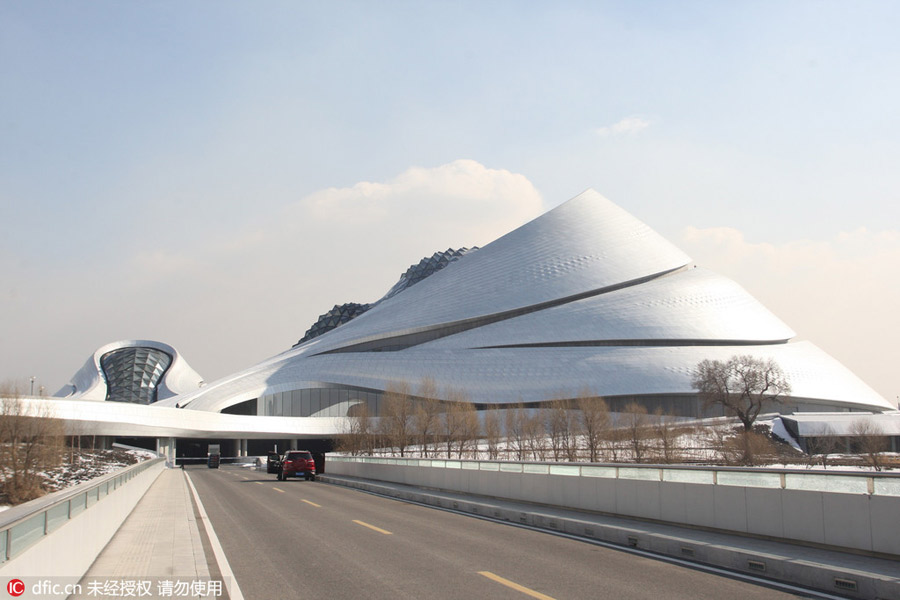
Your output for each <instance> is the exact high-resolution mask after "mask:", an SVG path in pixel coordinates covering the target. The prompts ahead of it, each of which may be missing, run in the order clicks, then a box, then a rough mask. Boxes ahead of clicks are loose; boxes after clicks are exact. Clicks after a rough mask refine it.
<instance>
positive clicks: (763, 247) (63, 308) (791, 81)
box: [0, 0, 900, 401]
mask: <svg viewBox="0 0 900 600" xmlns="http://www.w3.org/2000/svg"><path fill="white" fill-rule="evenodd" d="M898 28H900V5H897V4H896V3H893V2H887V1H884V2H853V3H849V2H727V3H726V2H722V3H713V2H678V3H675V2H554V3H550V2H502V1H493V2H385V3H371V2H331V3H327V4H326V3H311V2H283V3H279V2H266V3H250V2H219V1H216V2H152V3H151V2H129V3H123V2H99V1H91V2H81V1H66V2H61V1H60V2H46V1H37V2H31V1H30V2H24V1H10V0H4V1H3V2H0V81H2V82H3V83H2V86H0V216H2V221H3V223H4V224H5V225H6V227H5V228H4V235H3V236H0V274H2V275H3V277H2V284H0V285H2V288H0V330H2V332H3V336H2V340H0V378H5V379H14V378H22V377H28V376H31V375H36V376H38V378H39V380H40V381H42V382H44V383H45V385H46V387H47V388H48V390H50V391H51V392H53V391H56V389H58V388H59V387H61V386H62V385H63V384H64V383H66V381H67V380H68V377H69V376H70V375H72V374H73V373H74V372H75V371H76V370H77V369H78V368H79V367H80V366H81V363H82V362H83V361H84V360H85V359H86V358H87V357H88V355H89V354H90V353H91V352H93V350H94V349H96V348H97V347H99V346H101V345H103V344H105V343H107V342H110V341H113V340H116V339H126V338H150V339H159V340H160V341H164V342H167V343H170V344H172V345H174V346H175V347H176V348H178V349H179V350H181V352H182V353H183V354H184V355H185V357H186V358H187V360H188V361H189V362H190V363H191V364H192V365H193V366H194V367H195V368H196V369H197V370H198V371H199V372H200V373H201V374H203V375H204V376H205V377H206V378H207V379H209V380H212V379H215V378H218V377H220V376H224V375H226V374H228V373H229V372H232V371H234V370H237V369H240V368H242V367H246V366H249V365H251V364H253V363H255V362H257V361H259V360H262V359H264V358H266V357H268V356H271V355H272V354H275V353H277V352H279V351H281V350H283V349H285V348H287V347H289V346H290V345H291V344H292V343H294V342H295V341H296V340H297V339H299V338H300V337H301V336H302V335H303V332H304V331H305V330H306V328H307V327H308V326H309V325H310V324H311V323H312V322H313V321H314V320H315V318H316V317H317V316H318V315H319V314H321V313H323V312H325V311H326V310H328V309H329V308H330V307H331V306H332V305H333V304H335V303H342V302H347V301H358V302H366V301H371V300H374V299H377V298H378V297H380V296H381V294H382V293H383V292H384V291H386V290H387V289H388V288H389V287H390V286H391V285H392V284H393V283H394V281H395V280H396V278H397V277H398V276H399V274H400V273H401V272H403V271H404V270H405V269H406V267H407V266H408V265H409V264H411V263H414V262H417V261H418V259H419V258H421V257H422V256H424V255H426V254H431V253H432V252H433V251H435V250H438V249H444V248H446V247H447V246H451V245H452V246H454V247H457V246H471V245H476V244H484V243H486V242H488V241H490V240H491V239H493V238H495V237H497V236H499V235H501V234H503V233H505V232H506V231H508V230H510V229H512V228H513V227H515V226H517V225H519V224H521V223H523V222H524V221H526V220H528V219H530V218H533V217H534V216H537V215H538V214H540V212H542V211H544V210H547V209H549V208H552V207H553V206H555V205H557V204H559V203H561V202H563V201H565V200H566V199H568V198H570V197H572V196H574V195H576V194H578V193H579V192H581V191H582V190H584V189H585V188H588V187H592V188H594V189H596V190H597V191H599V192H600V193H602V194H604V195H606V196H607V197H608V198H610V199H611V200H613V201H614V202H616V203H618V204H619V205H621V206H622V207H623V208H625V209H626V210H628V211H630V212H632V213H633V214H635V215H636V216H637V217H639V218H641V219H642V220H644V221H646V222H647V223H648V224H649V225H650V226H651V227H653V228H654V229H656V230H657V231H659V232H660V233H662V234H663V235H664V236H666V237H667V238H669V239H670V240H672V241H673V242H674V243H676V245H679V246H680V247H682V248H683V249H684V250H685V251H687V252H688V254H690V255H691V256H692V257H693V258H694V259H695V260H696V261H697V263H699V264H701V265H702V266H707V267H709V268H713V269H714V270H717V271H719V272H721V273H723V274H725V275H728V276H730V277H733V278H734V279H736V280H737V281H738V282H739V283H741V284H742V285H744V286H745V287H747V289H748V290H749V291H751V293H753V294H754V295H756V296H757V297H758V298H759V299H760V300H762V301H763V302H764V303H765V304H766V305H767V306H768V307H769V308H770V309H772V310H773V312H775V313H776V314H777V315H778V316H780V317H781V318H782V319H784V320H785V321H786V322H787V323H788V324H790V325H791V326H792V327H793V328H794V329H795V330H797V332H798V337H800V338H802V339H809V340H811V341H813V342H815V343H817V344H818V345H820V346H821V347H822V348H823V349H825V350H826V351H828V352H829V353H831V354H833V355H834V356H835V357H837V358H838V359H839V360H841V361H842V362H844V363H845V364H847V366H849V367H850V368H851V369H853V370H854V371H855V372H856V373H857V374H859V375H860V376H861V377H862V378H863V379H864V380H865V381H866V382H867V383H869V384H870V385H872V386H873V387H874V388H875V389H876V390H877V391H879V392H880V393H881V394H882V395H884V396H885V397H886V398H888V399H891V400H895V401H896V397H897V395H898V394H900V382H898V381H897V378H896V377H895V376H894V371H895V370H896V365H897V362H898V357H900V351H898V350H897V348H896V346H897V345H896V343H893V342H892V340H893V338H896V335H897V333H898V329H900V317H898V316H897V311H896V306H898V302H900V288H898V286H900V283H898V282H897V274H898V271H900V269H898V266H900V208H898V207H900V175H898V170H897V167H896V165H897V164H898V163H900V161H898V159H900V119H898V116H897V115H898V113H897V110H896V107H897V106H900V87H898V86H900V84H898V78H897V72H898V65H900V42H898V41H897V36H896V31H897V30H898ZM448 206H452V207H453V209H452V210H450V209H448ZM411 231H412V232H414V233H410V232H411Z"/></svg>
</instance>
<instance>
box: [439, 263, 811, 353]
mask: <svg viewBox="0 0 900 600" xmlns="http://www.w3.org/2000/svg"><path fill="white" fill-rule="evenodd" d="M792 337H794V332H793V331H792V330H791V329H790V328H789V327H788V326H787V325H785V324H784V323H783V322H782V321H781V320H779V319H778V318H777V317H775V316H774V315H773V314H772V313H771V312H769V311H768V310H767V309H766V308H765V307H764V306H763V305H762V304H760V303H759V302H758V301H757V300H756V299H754V298H753V297H752V296H750V294H748V293H747V292H746V291H745V290H744V289H743V288H742V287H741V286H739V285H738V284H736V283H734V282H733V281H731V280H729V279H727V278H725V277H722V276H720V275H717V274H715V273H713V272H711V271H707V270H705V269H690V270H685V271H679V272H676V273H673V274H671V275H667V276H664V277H660V278H657V279H654V280H652V281H649V282H646V283H643V284H640V285H637V286H634V287H629V288H625V289H622V290H618V291H615V292H610V293H608V294H601V295H599V296H592V297H590V298H585V299H583V300H578V301H576V302H571V303H569V304H564V305H562V306H557V307H553V308H548V309H545V310H541V311H538V312H534V313H529V314H527V315H523V316H520V317H515V318H512V319H507V320H505V321H500V322H498V323H493V324H490V325H485V326H483V327H479V328H477V329H473V330H469V331H465V332H462V333H458V334H456V335H452V336H448V337H445V338H441V339H438V340H435V341H433V342H429V343H428V344H426V346H427V347H429V348H435V349H437V348H483V347H488V346H504V345H515V344H542V343H548V342H581V341H598V340H600V341H603V340H645V341H647V340H729V341H767V342H771V341H787V340H789V339H790V338H792Z"/></svg>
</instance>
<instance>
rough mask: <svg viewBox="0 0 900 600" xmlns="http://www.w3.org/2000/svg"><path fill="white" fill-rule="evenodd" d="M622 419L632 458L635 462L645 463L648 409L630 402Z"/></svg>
mask: <svg viewBox="0 0 900 600" xmlns="http://www.w3.org/2000/svg"><path fill="white" fill-rule="evenodd" d="M621 419H622V423H623V425H624V429H625V432H626V435H627V436H628V444H629V446H630V447H631V458H632V459H633V460H634V462H643V460H644V455H645V454H646V453H647V433H648V431H647V425H648V422H649V418H648V416H647V408H646V407H645V406H643V405H642V404H638V403H636V402H629V403H628V404H627V405H625V413H624V414H623V415H622V416H621Z"/></svg>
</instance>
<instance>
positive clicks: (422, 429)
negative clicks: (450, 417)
mask: <svg viewBox="0 0 900 600" xmlns="http://www.w3.org/2000/svg"><path fill="white" fill-rule="evenodd" d="M418 396H419V398H421V400H419V402H418V404H417V405H416V408H415V410H414V411H413V429H414V430H415V435H416V438H417V439H418V440H419V445H420V446H421V447H422V456H424V457H426V458H427V457H428V446H429V444H430V443H431V441H432V438H433V437H434V435H435V432H436V430H437V428H438V417H439V415H440V412H441V402H440V400H438V399H437V387H436V386H435V384H434V380H433V379H430V378H425V379H423V380H422V382H421V383H420V384H419V389H418Z"/></svg>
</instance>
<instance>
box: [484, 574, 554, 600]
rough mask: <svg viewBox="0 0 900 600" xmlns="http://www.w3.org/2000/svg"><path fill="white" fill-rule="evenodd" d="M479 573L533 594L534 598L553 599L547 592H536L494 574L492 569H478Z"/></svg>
mask: <svg viewBox="0 0 900 600" xmlns="http://www.w3.org/2000/svg"><path fill="white" fill-rule="evenodd" d="M478 574H479V575H484V576H485V577H487V578H488V579H490V580H492V581H496V582H497V583H499V584H501V585H505V586H506V587H508V588H512V589H514V590H516V591H517V592H522V593H523V594H527V595H529V596H531V597H532V598H538V600H553V598H552V597H550V596H548V595H546V594H542V593H540V592H536V591H534V590H532V589H529V588H527V587H525V586H523V585H519V584H518V583H516V582H515V581H510V580H509V579H504V578H502V577H500V576H499V575H494V574H493V573H491V572H490V571H478Z"/></svg>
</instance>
